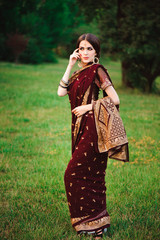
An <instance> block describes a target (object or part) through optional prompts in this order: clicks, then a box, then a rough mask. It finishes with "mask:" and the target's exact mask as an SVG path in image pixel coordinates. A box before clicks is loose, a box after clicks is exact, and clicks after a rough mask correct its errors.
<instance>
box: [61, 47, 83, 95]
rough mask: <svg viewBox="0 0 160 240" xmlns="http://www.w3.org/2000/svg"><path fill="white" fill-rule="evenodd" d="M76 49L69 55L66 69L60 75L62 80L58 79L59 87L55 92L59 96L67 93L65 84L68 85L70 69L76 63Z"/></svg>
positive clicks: (77, 56)
mask: <svg viewBox="0 0 160 240" xmlns="http://www.w3.org/2000/svg"><path fill="white" fill-rule="evenodd" d="M77 51H78V49H76V50H75V51H74V52H73V54H72V55H70V59H69V63H68V66H67V69H66V71H65V73H64V75H63V77H62V80H61V81H60V84H59V87H58V91H57V94H58V96H60V97H63V96H65V95H67V86H68V80H69V75H70V72H71V70H72V67H73V66H74V64H75V63H76V61H77V59H78V58H79V57H80V55H79V53H78V52H77Z"/></svg>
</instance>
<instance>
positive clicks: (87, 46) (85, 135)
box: [58, 33, 128, 239]
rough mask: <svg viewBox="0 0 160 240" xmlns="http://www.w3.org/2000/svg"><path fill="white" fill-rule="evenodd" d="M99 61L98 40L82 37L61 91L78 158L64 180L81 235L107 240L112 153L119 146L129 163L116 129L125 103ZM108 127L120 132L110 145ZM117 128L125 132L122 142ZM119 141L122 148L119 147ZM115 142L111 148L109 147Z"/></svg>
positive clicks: (74, 224)
mask: <svg viewBox="0 0 160 240" xmlns="http://www.w3.org/2000/svg"><path fill="white" fill-rule="evenodd" d="M99 57H100V43H99V40H98V38H97V37H96V36H95V35H93V34H90V33H88V34H83V35H81V36H80V37H79V39H78V40H77V48H76V50H75V51H74V52H73V54H72V55H70V59H69V63H68V66H67V69H66V71H65V73H64V76H63V78H62V80H61V81H60V84H59V87H58V95H59V96H61V97H62V96H65V95H66V94H68V95H69V100H70V103H71V111H72V158H71V160H70V162H69V164H68V166H67V169H66V171H65V176H64V181H65V187H66V194H67V200H68V205H69V210H70V215H71V223H72V226H73V227H74V228H75V230H76V231H77V233H78V234H81V233H84V234H92V235H93V236H94V237H95V238H96V239H99V238H102V234H103V232H106V231H107V228H108V227H109V226H110V217H109V214H108V212H107V210H106V187H105V170H106V167H107V158H108V155H109V151H108V150H109V149H110V150H111V152H110V156H111V157H112V156H113V155H114V153H113V149H116V147H117V146H118V154H120V153H119V149H121V147H125V149H124V150H125V152H126V153H127V156H125V157H124V156H121V157H120V158H119V157H116V155H115V156H113V158H115V159H118V158H119V159H118V160H122V161H128V151H127V147H126V144H127V140H126V138H125V130H124V129H123V126H122V124H121V122H120V120H118V121H119V123H118V124H120V125H117V123H116V124H115V125H114V122H115V121H117V120H116V119H119V117H117V116H118V114H119V113H117V112H118V111H117V108H118V106H119V104H120V100H119V97H118V95H117V93H116V91H115V89H114V87H113V84H112V82H111V79H110V77H109V75H108V72H107V70H106V69H105V68H104V67H103V66H102V65H100V64H99ZM77 61H80V63H79V65H80V67H81V68H80V70H78V71H76V72H75V73H73V74H72V76H71V78H69V76H70V72H71V70H72V68H73V66H74V65H75V63H76V62H77ZM99 89H102V90H103V92H104V96H107V97H105V98H104V99H102V101H99V100H98V93H99ZM102 106H103V107H102ZM110 110H111V111H110ZM109 112H110V115H108V113H109ZM112 112H113V113H115V114H112ZM108 116H109V117H108ZM115 116H116V117H115ZM110 119H113V121H112V120H110ZM103 121H104V122H103ZM111 121H112V123H111V124H110V122H111ZM106 122H107V124H106ZM108 125H110V126H113V125H114V126H113V127H111V128H112V129H111V131H110V136H109V138H108V140H107V141H106V140H105V137H104V136H107V135H108V133H107V134H106V132H105V131H109V130H108V129H107V128H108ZM117 126H120V127H121V131H119V132H121V133H120V134H119V136H120V137H119V139H118V137H117V136H118V135H117V131H118V128H117ZM113 128H114V131H113ZM106 129H107V130H106ZM116 129H117V130H116ZM115 131H116V137H115V133H114V132H115ZM122 132H123V136H122ZM113 135H114V137H113ZM123 137H124V141H122V142H121V140H120V139H122V138H123ZM110 139H111V140H110ZM115 139H116V140H115ZM117 139H118V141H119V143H118V145H116V144H115V142H117ZM109 142H110V144H111V145H110V146H109V147H108V145H107V144H108V143H109ZM113 142H114V144H113ZM123 152H124V151H123ZM116 154H117V150H116Z"/></svg>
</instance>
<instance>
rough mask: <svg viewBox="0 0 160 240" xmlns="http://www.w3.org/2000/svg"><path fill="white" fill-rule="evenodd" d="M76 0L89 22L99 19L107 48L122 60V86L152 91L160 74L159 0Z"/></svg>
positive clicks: (102, 38)
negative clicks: (94, 18)
mask: <svg viewBox="0 0 160 240" xmlns="http://www.w3.org/2000/svg"><path fill="white" fill-rule="evenodd" d="M77 1H78V2H79V4H80V6H81V8H82V9H83V11H84V13H85V14H86V16H87V20H88V21H90V20H91V19H92V18H93V17H94V16H96V19H97V21H98V24H99V28H100V32H101V40H102V42H103V44H102V45H103V47H104V49H105V50H106V51H107V52H108V53H110V54H112V55H113V54H114V55H116V56H117V57H119V58H120V59H121V62H122V82H123V84H124V85H125V86H129V87H139V88H141V89H143V90H144V91H148V92H150V91H151V90H152V86H153V83H154V81H155V79H156V77H157V76H159V75H160V67H159V65H160V14H159V11H160V1H159V0H152V1H150V0H146V1H141V0H134V1H133V0H108V1H103V0H99V1H98V2H97V1H92V0H88V1H87V2H86V1H84V0H77ZM105 44H106V46H105Z"/></svg>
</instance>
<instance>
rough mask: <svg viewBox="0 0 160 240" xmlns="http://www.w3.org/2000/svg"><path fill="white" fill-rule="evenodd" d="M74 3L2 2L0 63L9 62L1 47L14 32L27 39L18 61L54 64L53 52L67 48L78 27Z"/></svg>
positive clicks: (45, 0)
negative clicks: (63, 47) (63, 46)
mask: <svg viewBox="0 0 160 240" xmlns="http://www.w3.org/2000/svg"><path fill="white" fill-rule="evenodd" d="M81 19H82V17H81V14H80V13H79V9H78V6H77V4H76V0H66V1H64V0H54V1H53V0H14V1H13V0H1V2H0V36H1V37H2V40H1V41H0V50H3V49H4V48H5V50H6V51H0V52H1V54H3V56H1V59H2V60H10V59H11V56H10V55H11V52H9V49H7V46H6V45H4V43H5V42H6V39H7V36H8V34H10V35H14V34H15V33H16V32H18V33H19V34H21V35H23V36H24V37H26V38H28V39H29V41H28V45H27V48H26V50H25V51H24V52H23V53H22V54H21V55H20V60H21V61H22V62H26V63H40V62H47V61H53V60H54V59H53V48H56V47H57V46H58V45H60V44H61V45H63V44H64V45H67V44H69V43H70V42H72V40H73V37H74V36H73V34H72V33H73V32H74V31H75V29H76V28H77V27H79V25H80V24H81Z"/></svg>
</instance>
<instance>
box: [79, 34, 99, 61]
mask: <svg viewBox="0 0 160 240" xmlns="http://www.w3.org/2000/svg"><path fill="white" fill-rule="evenodd" d="M83 40H86V41H88V42H89V43H90V44H91V45H92V46H93V48H94V49H95V51H96V54H97V55H96V57H98V58H100V41H99V39H98V38H97V37H96V36H95V35H94V34H91V33H85V34H83V35H81V36H80V37H79V38H78V40H77V44H76V48H79V44H80V42H81V41H83Z"/></svg>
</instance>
